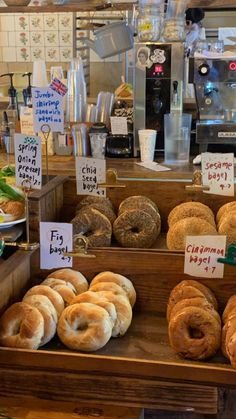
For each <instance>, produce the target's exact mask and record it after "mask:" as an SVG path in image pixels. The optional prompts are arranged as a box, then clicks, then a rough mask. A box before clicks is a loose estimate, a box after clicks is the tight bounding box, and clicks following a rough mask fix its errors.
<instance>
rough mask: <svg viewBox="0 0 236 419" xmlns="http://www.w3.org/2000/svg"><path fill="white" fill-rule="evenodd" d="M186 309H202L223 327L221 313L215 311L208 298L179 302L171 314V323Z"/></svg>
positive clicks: (195, 298) (187, 299)
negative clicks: (173, 318)
mask: <svg viewBox="0 0 236 419" xmlns="http://www.w3.org/2000/svg"><path fill="white" fill-rule="evenodd" d="M185 307H201V308H203V309H204V310H206V311H207V312H208V313H210V314H211V315H212V316H213V317H215V319H216V320H217V321H218V322H219V324H220V325H221V318H220V315H219V313H218V312H217V311H216V310H215V309H214V307H213V305H212V304H211V303H209V301H208V300H207V299H206V297H204V296H202V297H194V298H186V299H184V300H180V301H178V302H177V303H176V304H175V305H174V307H173V308H172V310H171V312H170V321H171V319H172V317H174V316H176V315H177V314H178V313H179V311H182V310H183V309H185Z"/></svg>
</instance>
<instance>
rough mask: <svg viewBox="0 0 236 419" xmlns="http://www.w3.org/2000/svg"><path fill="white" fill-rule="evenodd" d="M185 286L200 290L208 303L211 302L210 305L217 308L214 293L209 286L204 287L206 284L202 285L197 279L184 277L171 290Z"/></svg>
mask: <svg viewBox="0 0 236 419" xmlns="http://www.w3.org/2000/svg"><path fill="white" fill-rule="evenodd" d="M186 286H191V287H195V288H197V289H198V290H199V291H201V292H202V294H203V295H204V296H205V298H206V299H207V301H209V303H211V304H212V306H213V307H214V309H215V310H218V302H217V300H216V297H215V295H214V293H213V292H212V290H211V289H210V288H208V287H206V285H203V284H202V283H201V282H199V281H196V280H194V279H184V280H183V281H181V282H179V283H178V284H177V285H176V287H175V288H174V289H173V291H174V290H175V289H176V288H179V287H186Z"/></svg>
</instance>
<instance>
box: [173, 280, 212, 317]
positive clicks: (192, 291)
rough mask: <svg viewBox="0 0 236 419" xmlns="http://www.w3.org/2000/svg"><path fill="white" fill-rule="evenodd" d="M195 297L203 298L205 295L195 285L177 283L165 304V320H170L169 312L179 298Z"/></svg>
mask: <svg viewBox="0 0 236 419" xmlns="http://www.w3.org/2000/svg"><path fill="white" fill-rule="evenodd" d="M196 297H201V298H203V297H204V298H205V295H204V294H203V293H202V292H201V291H200V290H198V289H197V288H196V287H193V286H191V285H186V286H184V287H183V286H182V285H181V283H180V284H178V285H177V286H176V287H175V288H174V289H173V290H172V291H171V293H170V296H169V300H168V304H167V312H166V318H167V321H168V322H169V321H170V317H171V312H172V309H173V307H174V306H175V305H176V304H177V303H178V302H179V301H181V300H185V299H190V298H191V299H194V298H196Z"/></svg>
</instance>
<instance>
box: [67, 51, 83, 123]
mask: <svg viewBox="0 0 236 419" xmlns="http://www.w3.org/2000/svg"><path fill="white" fill-rule="evenodd" d="M67 88H68V92H67V102H66V121H68V122H82V121H84V120H85V116H86V105H87V89H86V83H85V78H84V69H83V62H82V58H81V57H78V58H74V59H73V60H72V62H71V68H70V70H68V75H67Z"/></svg>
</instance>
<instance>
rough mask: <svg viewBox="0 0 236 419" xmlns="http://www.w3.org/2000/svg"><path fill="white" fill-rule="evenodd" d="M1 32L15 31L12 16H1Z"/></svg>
mask: <svg viewBox="0 0 236 419" xmlns="http://www.w3.org/2000/svg"><path fill="white" fill-rule="evenodd" d="M1 30H2V31H13V32H14V30H15V19H14V15H3V16H1Z"/></svg>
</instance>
